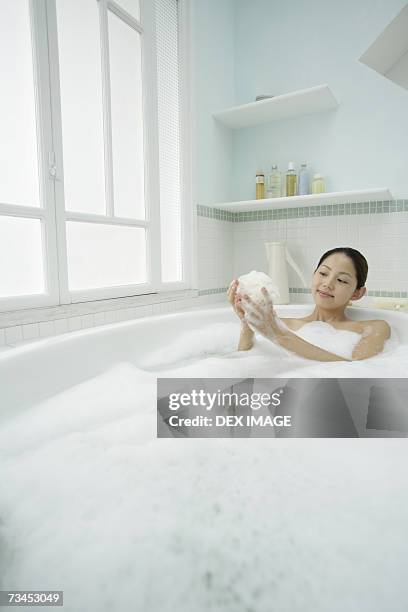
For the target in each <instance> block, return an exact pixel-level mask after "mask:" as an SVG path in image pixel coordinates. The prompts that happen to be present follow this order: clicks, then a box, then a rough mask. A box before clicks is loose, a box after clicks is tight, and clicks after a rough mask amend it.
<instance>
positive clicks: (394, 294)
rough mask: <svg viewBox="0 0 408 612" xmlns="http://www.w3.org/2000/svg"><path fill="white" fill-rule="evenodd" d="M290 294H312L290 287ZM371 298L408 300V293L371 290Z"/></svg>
mask: <svg viewBox="0 0 408 612" xmlns="http://www.w3.org/2000/svg"><path fill="white" fill-rule="evenodd" d="M289 293H310V289H308V288H305V287H290V288H289ZM367 295H368V296H369V297H389V298H408V291H385V290H384V289H371V290H368V291H367Z"/></svg>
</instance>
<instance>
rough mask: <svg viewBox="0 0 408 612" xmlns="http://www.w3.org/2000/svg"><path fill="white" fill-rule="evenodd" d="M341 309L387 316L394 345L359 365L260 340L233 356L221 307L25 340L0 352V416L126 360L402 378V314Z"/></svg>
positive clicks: (204, 369)
mask: <svg viewBox="0 0 408 612" xmlns="http://www.w3.org/2000/svg"><path fill="white" fill-rule="evenodd" d="M311 308H312V306H311V305H310V304H309V305H291V306H279V307H278V308H277V311H278V314H280V315H281V316H283V317H290V316H302V315H304V314H306V313H309V312H310V311H311ZM348 314H349V316H350V317H351V318H354V319H372V318H379V319H380V318H381V319H385V320H387V321H388V322H389V324H390V325H391V327H392V330H393V334H394V337H396V339H397V341H398V343H399V346H398V348H396V349H394V350H391V351H390V352H385V353H384V354H383V355H381V356H378V357H375V358H372V359H369V360H366V361H363V362H354V363H326V364H322V363H318V364H316V362H311V361H308V360H304V359H300V358H298V357H296V356H292V355H290V354H287V353H285V352H283V351H282V350H281V349H279V348H277V347H275V346H274V345H273V344H272V343H270V342H269V341H266V340H264V339H263V338H261V339H259V340H258V343H257V345H256V347H254V348H253V349H252V350H251V351H248V352H247V351H245V352H240V353H237V352H236V346H237V340H238V335H239V324H238V321H237V318H236V317H235V315H234V314H233V312H232V310H231V309H230V308H229V307H225V306H224V305H221V306H218V305H217V306H213V307H209V308H206V309H202V310H195V311H188V312H184V313H176V314H170V315H164V316H157V317H148V318H145V319H139V320H136V321H133V322H125V323H116V324H112V325H106V326H101V327H99V328H93V329H87V330H82V331H78V332H73V333H69V334H63V335H61V336H57V337H53V338H48V339H45V340H40V341H36V342H32V343H28V344H26V345H22V346H20V347H18V348H15V349H10V350H6V351H3V352H2V353H0V389H1V396H2V405H1V410H0V421H1V419H2V418H4V417H6V416H7V415H12V414H15V411H16V410H23V409H24V408H25V407H28V406H30V405H33V404H35V403H37V402H39V401H41V400H43V399H45V398H48V397H51V396H52V395H54V394H56V393H59V392H61V391H63V390H65V389H68V388H70V387H72V386H73V385H76V384H79V383H81V382H84V381H86V380H87V379H90V378H93V377H95V376H97V375H99V374H101V373H102V372H105V371H106V370H109V368H112V367H113V366H114V365H115V364H120V363H127V364H132V365H133V366H135V368H137V369H138V370H140V374H141V375H142V373H143V372H145V373H152V374H153V373H154V374H155V375H157V376H162V377H165V376H167V377H203V376H204V377H247V376H250V377H255V378H256V377H282V378H290V377H315V376H318V377H334V378H337V377H350V378H352V377H357V378H360V377H372V378H374V377H383V378H384V377H405V376H406V375H407V373H408V316H407V315H406V314H403V313H395V312H390V311H383V310H381V311H380V310H368V309H358V308H350V309H348ZM405 347H407V348H405Z"/></svg>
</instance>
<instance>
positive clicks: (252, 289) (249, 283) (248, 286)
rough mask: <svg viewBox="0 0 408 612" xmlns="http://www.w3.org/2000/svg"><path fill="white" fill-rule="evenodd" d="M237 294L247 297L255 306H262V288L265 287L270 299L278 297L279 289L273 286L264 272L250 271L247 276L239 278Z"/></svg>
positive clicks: (263, 299)
mask: <svg viewBox="0 0 408 612" xmlns="http://www.w3.org/2000/svg"><path fill="white" fill-rule="evenodd" d="M238 280H239V286H238V293H239V294H240V295H243V294H244V293H246V294H247V295H249V297H250V298H251V300H252V301H254V302H255V303H256V304H259V305H261V306H264V305H265V304H266V301H265V297H264V295H263V293H262V287H265V288H266V289H267V291H268V293H269V295H270V297H271V299H272V301H273V300H274V299H277V298H278V297H279V289H278V288H277V287H276V286H275V285H274V283H273V280H272V279H271V277H270V276H268V275H267V274H265V273H264V272H257V271H256V270H252V272H249V273H248V274H244V275H243V276H240V277H239V279H238Z"/></svg>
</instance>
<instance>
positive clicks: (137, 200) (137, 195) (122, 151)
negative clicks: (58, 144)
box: [109, 13, 145, 219]
mask: <svg viewBox="0 0 408 612" xmlns="http://www.w3.org/2000/svg"><path fill="white" fill-rule="evenodd" d="M109 53H110V79H111V105H112V155H113V185H114V209H115V215H116V216H119V217H128V218H136V219H144V218H145V203H144V160H143V118H142V70H141V44H140V34H139V33H138V32H136V31H135V30H133V29H132V28H131V27H130V26H128V25H127V24H126V23H124V22H123V21H121V20H120V19H119V18H118V17H116V15H114V14H113V13H109Z"/></svg>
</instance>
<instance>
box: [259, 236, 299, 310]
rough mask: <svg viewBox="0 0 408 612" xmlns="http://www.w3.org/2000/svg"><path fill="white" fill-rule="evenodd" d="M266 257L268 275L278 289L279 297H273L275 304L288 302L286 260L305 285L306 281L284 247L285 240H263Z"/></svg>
mask: <svg viewBox="0 0 408 612" xmlns="http://www.w3.org/2000/svg"><path fill="white" fill-rule="evenodd" d="M265 248H266V258H267V260H268V275H269V276H270V277H271V279H272V280H273V283H274V285H276V287H277V289H279V294H280V297H279V298H276V299H274V303H275V304H289V283H288V269H287V266H286V262H287V263H288V264H290V265H291V266H292V268H293V269H294V271H295V272H296V274H297V275H298V276H299V278H300V280H301V281H302V283H303V286H304V287H306V286H307V283H306V281H305V278H304V276H303V274H302V272H301V271H300V268H299V266H298V265H297V264H296V262H295V261H294V260H293V258H292V256H291V255H290V253H289V252H288V249H287V248H286V243H285V242H265Z"/></svg>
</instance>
